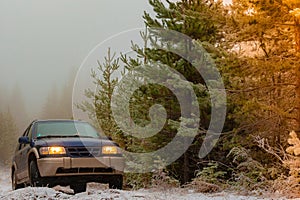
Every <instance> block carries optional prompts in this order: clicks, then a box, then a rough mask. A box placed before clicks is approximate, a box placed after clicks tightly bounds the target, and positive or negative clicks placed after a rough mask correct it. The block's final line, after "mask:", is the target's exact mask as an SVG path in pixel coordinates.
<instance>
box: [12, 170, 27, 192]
mask: <svg viewBox="0 0 300 200" xmlns="http://www.w3.org/2000/svg"><path fill="white" fill-rule="evenodd" d="M11 184H12V189H13V190H17V189H20V188H23V187H24V186H23V184H17V176H16V173H15V171H14V170H13V171H12V174H11Z"/></svg>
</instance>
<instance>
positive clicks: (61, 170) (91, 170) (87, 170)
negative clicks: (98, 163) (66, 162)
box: [56, 168, 113, 174]
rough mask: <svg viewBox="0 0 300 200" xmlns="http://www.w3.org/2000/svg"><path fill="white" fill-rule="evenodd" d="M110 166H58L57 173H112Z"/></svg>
mask: <svg viewBox="0 0 300 200" xmlns="http://www.w3.org/2000/svg"><path fill="white" fill-rule="evenodd" d="M112 172H113V169H112V168H71V169H64V168H58V169H57V170H56V173H57V174H81V173H112Z"/></svg>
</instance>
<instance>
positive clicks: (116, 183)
mask: <svg viewBox="0 0 300 200" xmlns="http://www.w3.org/2000/svg"><path fill="white" fill-rule="evenodd" d="M122 187H123V176H121V175H120V176H112V177H110V180H109V188H110V189H119V190H122Z"/></svg>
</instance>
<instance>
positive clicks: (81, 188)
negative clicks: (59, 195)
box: [70, 183, 86, 194]
mask: <svg viewBox="0 0 300 200" xmlns="http://www.w3.org/2000/svg"><path fill="white" fill-rule="evenodd" d="M70 188H71V189H73V191H74V194H77V193H81V192H85V191H86V183H76V184H72V185H70Z"/></svg>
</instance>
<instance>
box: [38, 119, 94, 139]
mask: <svg viewBox="0 0 300 200" xmlns="http://www.w3.org/2000/svg"><path fill="white" fill-rule="evenodd" d="M36 133H37V138H41V137H93V138H99V134H98V132H97V131H96V129H95V128H94V127H93V126H91V125H90V124H89V123H87V122H74V121H44V122H38V123H37V129H36Z"/></svg>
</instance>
